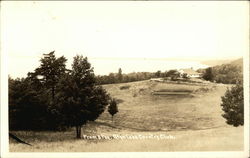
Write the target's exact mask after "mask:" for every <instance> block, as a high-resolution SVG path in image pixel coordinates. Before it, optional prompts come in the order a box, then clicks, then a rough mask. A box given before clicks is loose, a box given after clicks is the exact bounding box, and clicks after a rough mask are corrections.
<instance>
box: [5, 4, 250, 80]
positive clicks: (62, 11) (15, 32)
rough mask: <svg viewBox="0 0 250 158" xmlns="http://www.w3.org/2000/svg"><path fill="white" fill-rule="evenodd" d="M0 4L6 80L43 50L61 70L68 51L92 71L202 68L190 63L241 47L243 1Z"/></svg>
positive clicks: (35, 62) (22, 72)
mask: <svg viewBox="0 0 250 158" xmlns="http://www.w3.org/2000/svg"><path fill="white" fill-rule="evenodd" d="M1 8H2V9H1V53H5V54H7V56H8V73H9V74H10V76H12V77H14V78H15V77H25V76H26V74H27V73H28V72H30V71H33V70H34V69H35V68H36V67H38V66H39V59H40V58H41V57H42V54H43V53H49V52H51V51H55V54H56V56H58V57H59V56H62V55H64V56H65V57H66V58H67V59H68V62H67V66H68V67H70V64H71V63H72V58H73V57H74V56H75V55H76V54H78V55H83V56H87V57H88V58H89V61H90V62H91V64H92V66H93V67H94V70H95V73H96V74H108V73H109V72H114V71H115V72H116V71H118V68H119V67H121V68H122V70H123V72H125V73H128V72H133V71H157V70H162V71H164V70H166V69H172V68H175V67H176V68H182V67H183V68H184V67H196V68H199V67H206V66H205V65H202V64H200V63H199V62H197V61H199V60H207V59H237V58H239V57H242V56H243V55H244V54H247V53H248V51H249V50H248V49H249V3H248V2H247V1H240V2H236V1H201V2H198V1H194V2H191V1H180V2H178V1H159V2H153V1H151V2H150V1H140V2H132V1H128V2H125V1H120V2H115V1H110V2H102V1H96V2H84V1H74V2H70V1H51V2H50V1H47V2H46V1H41V2H39V1H35V2H32V1H21V2H18V1H4V2H2V6H1ZM170 59H171V61H170ZM173 59H174V60H173ZM180 60H185V62H180Z"/></svg>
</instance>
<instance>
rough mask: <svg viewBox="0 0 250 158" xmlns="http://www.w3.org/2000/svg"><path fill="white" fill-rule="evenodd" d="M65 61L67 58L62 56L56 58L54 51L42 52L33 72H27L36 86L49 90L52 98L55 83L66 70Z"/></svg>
mask: <svg viewBox="0 0 250 158" xmlns="http://www.w3.org/2000/svg"><path fill="white" fill-rule="evenodd" d="M66 61H67V59H66V58H65V57H63V56H61V57H59V58H56V57H55V54H54V51H53V52H50V53H48V54H44V57H43V58H42V59H41V60H40V62H41V64H40V66H39V67H38V68H36V69H35V72H34V73H29V74H28V77H29V78H30V79H31V81H33V84H34V85H35V86H36V88H38V87H40V88H41V87H46V88H47V89H50V90H51V99H52V100H53V99H54V96H55V88H56V84H57V83H58V81H59V79H60V77H61V76H62V75H63V74H64V73H65V72H66V65H65V63H66Z"/></svg>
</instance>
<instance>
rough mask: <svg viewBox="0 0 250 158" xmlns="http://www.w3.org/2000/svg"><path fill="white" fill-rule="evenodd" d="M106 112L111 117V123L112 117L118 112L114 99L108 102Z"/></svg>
mask: <svg viewBox="0 0 250 158" xmlns="http://www.w3.org/2000/svg"><path fill="white" fill-rule="evenodd" d="M108 112H109V114H110V115H111V117H112V122H113V117H114V115H115V114H116V113H117V112H118V107H117V101H116V100H115V99H112V100H111V101H110V104H109V107H108Z"/></svg>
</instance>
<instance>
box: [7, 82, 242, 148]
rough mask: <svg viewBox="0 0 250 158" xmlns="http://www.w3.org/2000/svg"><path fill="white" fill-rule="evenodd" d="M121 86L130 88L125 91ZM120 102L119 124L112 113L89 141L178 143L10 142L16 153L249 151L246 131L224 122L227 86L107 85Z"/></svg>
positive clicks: (63, 137)
mask: <svg viewBox="0 0 250 158" xmlns="http://www.w3.org/2000/svg"><path fill="white" fill-rule="evenodd" d="M121 86H128V87H129V88H126V89H121V88H120V87H121ZM104 88H105V89H106V90H107V91H108V92H109V93H110V94H111V96H112V97H115V98H116V99H118V100H119V102H120V103H119V104H118V108H119V113H117V114H116V115H115V117H114V122H112V121H111V117H110V115H109V114H108V113H107V112H104V113H103V114H102V115H101V116H100V118H99V119H98V120H96V121H95V122H90V123H89V124H87V125H86V126H84V134H85V135H108V136H112V135H113V134H120V135H148V134H153V135H162V134H163V135H172V136H174V137H175V139H162V140H157V139H143V140H128V139H127V140H120V139H112V140H105V139H101V140H86V139H82V140H76V139H75V131H74V128H72V129H70V130H68V131H65V132H45V131H44V132H34V131H28V132H25V131H12V132H13V133H14V134H16V135H17V136H19V137H20V138H22V139H24V140H25V141H27V142H28V143H31V144H32V145H33V146H32V147H30V146H26V145H22V144H17V143H16V142H15V141H13V140H11V141H10V151H21V152H23V151H46V152H53V151H58V152H66V151H68V152H69V151H70V152H74V151H77V152H78V151H79V152H80V151H89V152H91V151H212V150H216V151H224V150H237V151H238V150H243V127H237V128H236V127H231V126H228V125H227V124H226V123H225V120H224V119H223V118H222V116H221V114H222V110H221V107H220V102H221V96H222V95H224V93H225V91H226V88H227V86H225V85H216V84H207V85H203V84H201V85H192V84H190V85H188V84H173V83H156V82H150V81H140V82H132V83H122V84H111V85H104ZM178 90H180V91H190V92H191V93H190V94H189V95H170V96H168V95H153V94H152V92H153V91H178Z"/></svg>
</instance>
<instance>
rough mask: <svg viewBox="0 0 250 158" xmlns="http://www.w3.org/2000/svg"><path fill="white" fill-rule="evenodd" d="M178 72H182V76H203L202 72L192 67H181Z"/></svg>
mask: <svg viewBox="0 0 250 158" xmlns="http://www.w3.org/2000/svg"><path fill="white" fill-rule="evenodd" d="M178 72H179V73H180V76H181V77H183V76H185V75H186V77H189V78H200V77H201V76H202V73H198V72H196V71H195V70H193V69H192V68H189V69H180V70H179V71H178Z"/></svg>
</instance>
